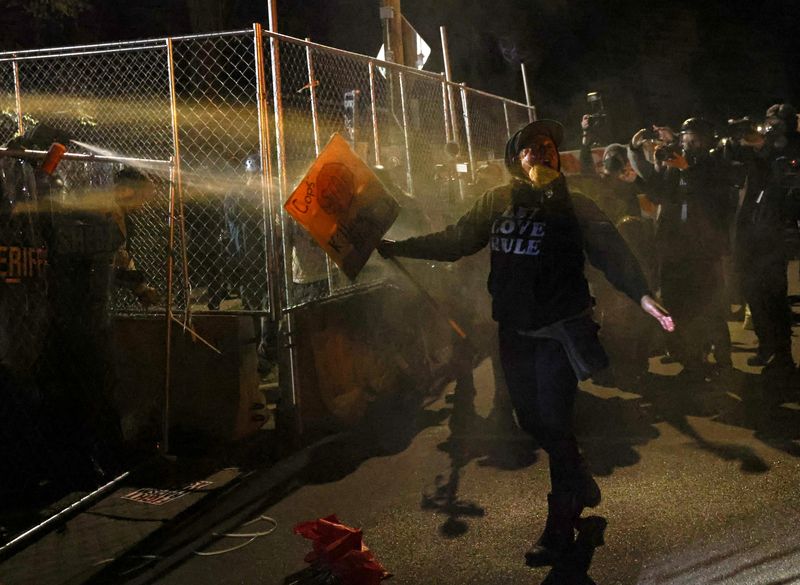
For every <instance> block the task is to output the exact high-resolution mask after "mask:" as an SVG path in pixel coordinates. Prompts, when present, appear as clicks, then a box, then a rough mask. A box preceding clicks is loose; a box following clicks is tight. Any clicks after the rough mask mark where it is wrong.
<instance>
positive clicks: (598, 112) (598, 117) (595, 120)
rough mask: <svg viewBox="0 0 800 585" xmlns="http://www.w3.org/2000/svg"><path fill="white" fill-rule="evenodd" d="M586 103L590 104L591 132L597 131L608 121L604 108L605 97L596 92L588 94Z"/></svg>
mask: <svg viewBox="0 0 800 585" xmlns="http://www.w3.org/2000/svg"><path fill="white" fill-rule="evenodd" d="M586 103H587V104H589V114H588V116H587V117H588V119H589V130H593V131H595V132H596V131H597V130H598V129H600V128H601V127H602V126H603V125H605V121H606V110H605V107H604V106H603V97H602V96H601V95H600V94H599V93H598V92H596V91H592V92H589V93H587V94H586Z"/></svg>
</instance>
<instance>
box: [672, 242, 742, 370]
mask: <svg viewBox="0 0 800 585" xmlns="http://www.w3.org/2000/svg"><path fill="white" fill-rule="evenodd" d="M724 280H725V279H724V276H723V271H722V260H720V259H718V258H704V257H689V256H684V257H680V258H671V259H669V260H665V261H664V262H663V263H662V266H661V297H662V299H663V300H664V304H665V305H666V307H667V309H669V311H670V312H671V313H672V316H673V318H674V319H675V333H674V334H673V335H672V340H671V341H672V343H671V349H673V350H674V353H675V355H676V357H677V358H678V359H679V360H680V362H681V363H682V364H683V366H684V367H685V368H686V367H689V368H691V367H696V366H701V365H702V364H703V363H704V362H705V355H706V353H707V351H708V349H709V347H710V346H712V345H713V346H714V358H715V359H716V361H717V363H719V364H723V365H730V363H731V337H730V332H729V331H728V324H727V320H726V319H727V308H726V306H725V301H724Z"/></svg>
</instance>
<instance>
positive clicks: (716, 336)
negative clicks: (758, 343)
mask: <svg viewBox="0 0 800 585" xmlns="http://www.w3.org/2000/svg"><path fill="white" fill-rule="evenodd" d="M654 129H655V130H656V132H657V133H658V138H659V141H660V142H661V143H660V144H658V143H657V142H655V141H653V143H654V144H655V148H653V149H652V155H651V156H652V161H653V164H652V167H651V169H649V170H648V165H649V161H648V160H646V156H645V153H644V149H643V148H642V147H643V146H644V145H643V142H644V139H645V134H646V131H639V132H637V133H636V135H634V137H633V139H632V140H631V143H632V154H633V156H634V157H636V160H637V164H638V166H639V168H640V169H642V174H643V175H644V178H645V186H646V190H647V195H648V196H649V198H650V199H651V200H653V201H654V202H656V203H658V204H660V205H661V213H660V216H659V220H658V225H657V234H656V238H657V247H658V251H659V262H660V280H661V294H662V296H663V298H664V302H665V303H667V304H668V306H669V307H670V309H671V310H672V311H673V314H674V317H675V322H676V325H678V331H679V334H678V335H677V336H676V339H675V347H674V351H675V354H676V358H677V359H678V360H679V361H680V362H681V363H682V364H683V367H684V375H686V376H690V377H702V378H705V377H706V375H707V374H708V368H709V364H708V363H707V361H706V354H707V352H708V349H709V348H710V347H713V352H714V358H715V361H716V365H717V367H718V368H730V367H731V340H730V333H729V331H728V327H727V323H726V318H727V311H726V307H725V303H724V300H723V298H724V294H723V290H724V289H723V283H724V276H723V268H722V257H723V256H724V255H726V254H728V253H729V243H728V240H729V238H728V226H729V224H730V221H731V219H732V215H733V212H734V210H735V198H734V195H735V193H736V190H737V185H739V184H740V183H741V176H742V174H743V173H741V172H740V171H738V170H737V168H735V167H734V165H733V164H732V163H731V162H729V161H727V160H726V159H725V158H724V157H722V156H721V155H720V153H719V152H718V151H715V150H712V147H713V145H714V130H713V126H712V125H711V123H710V122H708V121H706V120H703V119H701V118H689V119H688V120H686V121H685V122H684V123H683V125H682V126H681V128H680V132H679V143H678V144H679V148H677V147H676V146H677V145H676V144H675V143H674V140H673V139H674V136H673V133H672V132H671V131H670V130H669V129H668V128H667V127H654ZM637 147H638V148H637Z"/></svg>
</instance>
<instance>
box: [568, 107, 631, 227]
mask: <svg viewBox="0 0 800 585" xmlns="http://www.w3.org/2000/svg"><path fill="white" fill-rule="evenodd" d="M596 128H597V124H596V123H595V124H593V123H592V116H591V115H590V114H585V115H584V116H583V118H582V119H581V129H582V131H583V137H582V139H581V150H580V161H581V174H580V175H578V176H572V177H570V179H569V184H570V186H574V188H576V189H577V190H579V191H581V192H582V193H583V194H584V195H586V196H588V197H591V198H592V199H593V200H594V202H595V203H597V205H598V206H599V207H600V209H602V210H603V212H604V213H605V214H606V215H608V217H609V218H611V220H612V221H614V222H615V223H616V222H618V221H620V220H621V219H622V218H623V217H627V216H634V217H639V216H640V215H641V211H640V208H639V198H638V195H639V194H640V193H642V192H643V191H644V188H643V182H642V179H641V178H639V176H638V175H637V174H636V171H634V170H633V167H632V166H631V163H630V161H629V160H628V153H627V149H626V147H625V146H624V145H622V144H609V145H608V146H607V147H606V149H605V151H604V152H603V162H602V168H601V169H600V172H599V173H598V172H597V171H596V170H595V163H594V158H593V157H592V145H593V144H594V143H595V139H596V137H595V133H596Z"/></svg>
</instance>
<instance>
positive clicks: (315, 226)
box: [284, 134, 399, 280]
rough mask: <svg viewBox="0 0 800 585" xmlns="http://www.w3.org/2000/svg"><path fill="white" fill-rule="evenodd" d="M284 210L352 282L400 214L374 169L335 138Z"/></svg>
mask: <svg viewBox="0 0 800 585" xmlns="http://www.w3.org/2000/svg"><path fill="white" fill-rule="evenodd" d="M284 208H285V209H286V211H287V213H289V215H291V216H292V217H293V218H295V219H296V220H297V221H298V223H300V225H302V226H303V227H304V228H305V229H306V230H307V231H308V232H309V233H310V234H311V236H312V237H313V238H314V239H315V240H316V242H317V243H318V244H319V245H320V247H321V248H322V249H323V250H325V253H326V254H328V256H330V258H331V259H332V260H333V261H334V262H335V263H336V264H337V265H338V266H339V268H341V269H342V272H344V273H345V274H346V275H347V276H348V277H349V278H350V279H351V280H354V279H355V278H356V276H358V273H359V272H360V271H361V269H362V268H363V267H364V264H366V263H367V260H368V259H369V257H370V255H371V254H372V251H373V250H374V249H375V246H377V245H378V242H380V240H381V238H382V237H383V235H384V234H385V233H386V231H387V230H388V229H389V228H390V227H391V225H392V224H393V223H394V221H395V219H397V215H398V213H399V206H398V204H397V202H396V201H395V200H394V199H393V198H392V196H391V195H389V194H388V193H387V192H386V189H385V188H384V187H383V185H382V184H381V182H380V180H379V179H378V177H376V176H375V174H374V173H373V172H372V169H370V168H369V166H367V164H366V163H364V161H362V160H361V159H360V158H359V157H358V155H357V154H356V153H355V152H353V150H352V149H351V148H350V145H349V144H348V143H347V141H346V140H345V139H344V138H342V137H341V136H340V135H339V134H334V135H333V138H331V140H330V142H329V143H328V145H327V146H326V147H325V149H324V150H323V151H322V152H321V153H320V155H319V156H318V157H317V160H316V161H314V163H313V164H312V165H311V168H310V169H309V170H308V173H306V176H305V177H304V178H303V180H302V181H300V184H299V185H298V186H297V188H296V189H295V190H294V192H293V193H292V194H291V196H290V197H289V200H288V201H287V202H286V203H285V205H284Z"/></svg>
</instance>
